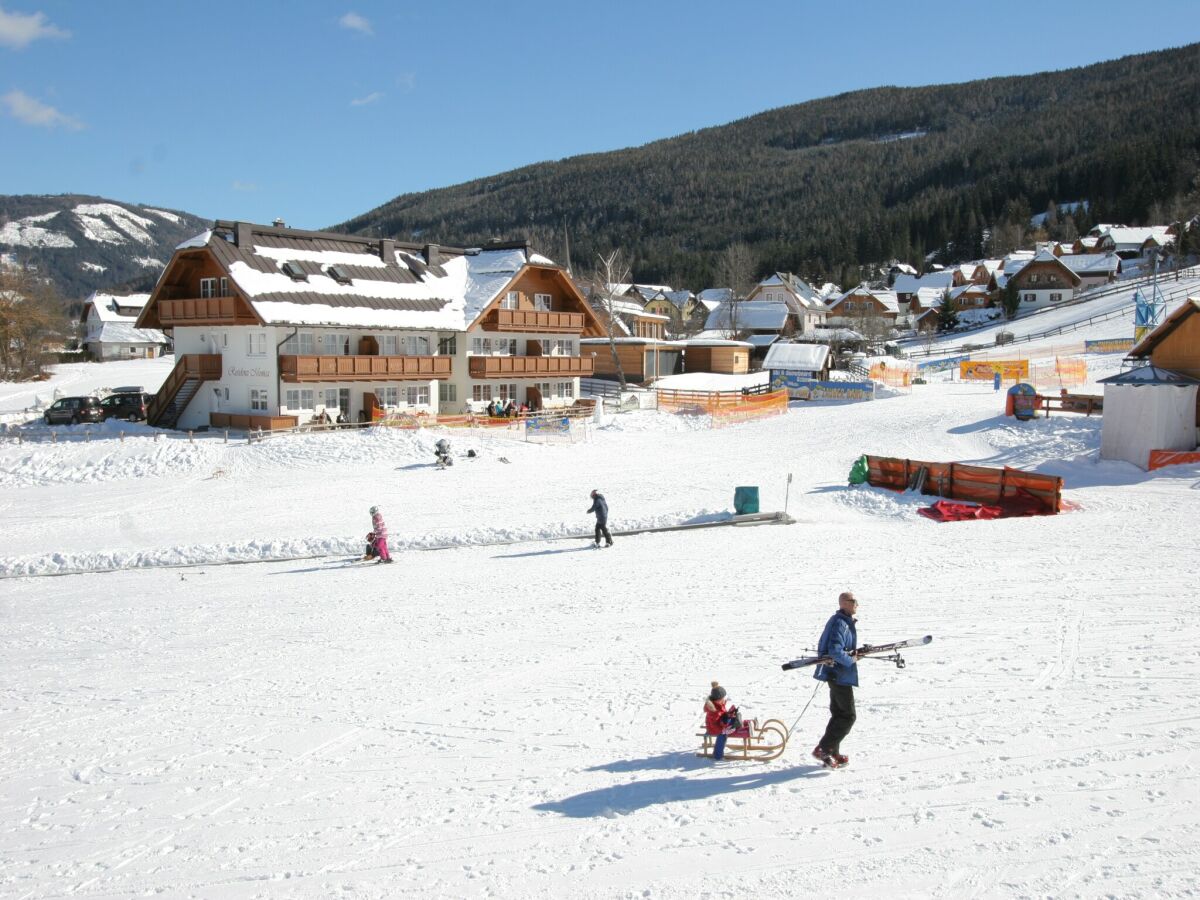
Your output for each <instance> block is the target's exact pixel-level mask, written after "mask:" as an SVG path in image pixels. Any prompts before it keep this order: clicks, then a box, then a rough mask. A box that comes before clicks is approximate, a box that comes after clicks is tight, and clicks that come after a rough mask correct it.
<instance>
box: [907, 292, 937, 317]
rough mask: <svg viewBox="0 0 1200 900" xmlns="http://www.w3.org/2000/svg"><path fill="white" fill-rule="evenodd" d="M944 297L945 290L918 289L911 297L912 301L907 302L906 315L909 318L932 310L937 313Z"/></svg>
mask: <svg viewBox="0 0 1200 900" xmlns="http://www.w3.org/2000/svg"><path fill="white" fill-rule="evenodd" d="M945 296H946V288H934V287H923V288H918V289H917V292H916V293H915V294H913V295H912V299H911V300H909V301H908V315H909V316H911V317H914V319H913V320H914V321H915V317H918V316H920V315H921V314H922V313H926V312H929V311H930V310H933V311H934V312H937V311H938V309H940V308H941V305H942V301H943V299H944V298H945Z"/></svg>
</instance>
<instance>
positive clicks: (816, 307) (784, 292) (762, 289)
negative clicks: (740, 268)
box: [706, 272, 834, 335]
mask: <svg viewBox="0 0 1200 900" xmlns="http://www.w3.org/2000/svg"><path fill="white" fill-rule="evenodd" d="M830 288H834V286H833V285H830ZM746 300H747V301H749V302H755V301H758V302H776V303H783V304H785V305H786V306H787V309H788V314H789V315H790V316H791V317H792V320H793V323H792V324H793V328H792V333H795V334H808V335H811V334H812V333H813V331H814V330H815V329H816V328H819V327H821V326H823V325H824V324H825V319H826V317H827V315H828V313H829V309H828V307H827V306H826V305H825V302H824V300H823V299H822V297H821V295H820V292H819V291H817V290H816V289H815V288H813V286H812V285H810V284H809V283H808V282H807V281H805V280H804V279H803V278H801V277H800V276H799V275H793V274H792V273H791V272H776V273H775V274H773V275H771V276H770V277H768V278H764V279H763V280H762V281H760V282H759V283H758V284H756V285H755V286H754V288H753V289H752V290H751V291H750V293H749V294H747V295H746ZM706 327H707V326H706Z"/></svg>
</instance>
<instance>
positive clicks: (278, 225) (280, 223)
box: [271, 219, 287, 228]
mask: <svg viewBox="0 0 1200 900" xmlns="http://www.w3.org/2000/svg"><path fill="white" fill-rule="evenodd" d="M271 224H272V225H273V226H275V227H276V228H287V222H285V221H283V219H276V220H275V221H273V222H272V223H271Z"/></svg>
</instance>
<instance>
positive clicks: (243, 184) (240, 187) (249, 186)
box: [233, 181, 258, 194]
mask: <svg viewBox="0 0 1200 900" xmlns="http://www.w3.org/2000/svg"><path fill="white" fill-rule="evenodd" d="M233 189H234V190H235V191H241V192H242V193H246V194H248V193H251V192H252V191H257V190H258V185H257V184H255V183H254V182H252V181H235V182H234V183H233Z"/></svg>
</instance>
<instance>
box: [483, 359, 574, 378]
mask: <svg viewBox="0 0 1200 900" xmlns="http://www.w3.org/2000/svg"><path fill="white" fill-rule="evenodd" d="M592 368H593V363H592V358H591V357H590V356H472V357H470V358H469V359H468V361H467V371H468V372H469V373H470V376H471V377H472V378H538V377H541V376H543V375H566V376H569V377H571V378H574V377H576V376H578V377H580V378H587V377H589V376H590V375H591V374H592Z"/></svg>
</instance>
